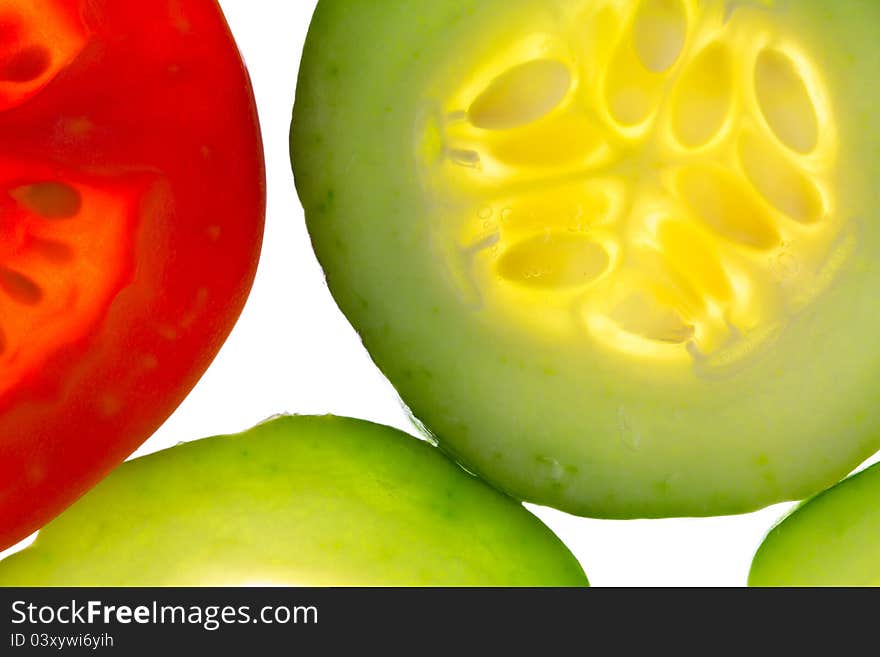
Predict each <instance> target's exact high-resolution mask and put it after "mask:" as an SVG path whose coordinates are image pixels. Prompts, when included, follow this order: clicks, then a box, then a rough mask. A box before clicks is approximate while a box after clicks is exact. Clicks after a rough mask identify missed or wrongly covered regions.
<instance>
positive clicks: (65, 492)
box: [0, 0, 265, 548]
mask: <svg viewBox="0 0 880 657" xmlns="http://www.w3.org/2000/svg"><path fill="white" fill-rule="evenodd" d="M264 215H265V172H264V165H263V153H262V143H261V138H260V132H259V125H258V121H257V114H256V110H255V106H254V99H253V93H252V90H251V87H250V82H249V79H248V76H247V72H246V70H245V68H244V65H243V63H242V61H241V58H240V56H239V53H238V51H237V49H236V47H235V43H234V41H233V38H232V36H231V34H230V32H229V29H228V27H227V25H226V23H225V20H224V18H223V15H222V13H221V11H220V9H219V7H218V6H217V4H216V2H215V1H214V0H153V1H151V2H116V1H115V0H44V1H43V2H40V3H34V2H32V0H0V548H3V547H7V546H9V545H11V544H13V543H15V542H16V541H18V540H20V539H22V538H24V537H25V536H27V535H28V534H29V533H31V532H32V531H34V530H36V529H38V528H39V527H40V526H42V525H43V524H44V523H45V522H46V521H48V520H49V519H51V518H52V517H53V516H55V515H56V514H57V513H59V512H60V511H61V510H63V509H64V508H65V507H66V506H67V505H69V504H70V503H72V502H73V501H74V500H75V499H77V498H78V497H79V496H80V495H81V494H82V493H83V492H84V491H86V490H87V489H88V488H89V487H91V486H92V485H94V484H95V483H96V482H97V481H98V480H99V479H100V478H101V477H103V476H104V475H105V474H106V473H107V472H108V471H109V470H110V469H111V468H113V467H114V466H115V465H117V464H118V463H119V462H121V461H122V460H123V459H124V458H125V457H126V456H127V455H129V454H130V453H131V452H132V451H133V450H134V449H135V448H136V447H137V446H138V445H139V444H140V443H141V442H143V440H145V439H146V438H147V437H148V436H149V435H150V434H151V433H152V432H153V431H154V430H155V429H156V428H158V426H159V425H160V424H161V423H162V422H163V421H164V420H165V419H166V418H167V417H168V415H170V413H171V412H172V411H173V410H174V409H175V408H176V407H177V405H178V404H179V403H180V402H181V401H182V400H183V398H184V397H185V395H186V394H187V393H188V392H189V390H190V389H191V388H192V386H193V385H194V384H195V382H196V381H197V380H198V378H199V377H200V376H201V374H202V373H203V372H204V370H205V368H206V367H207V366H208V364H209V363H210V361H211V360H212V358H213V357H214V356H215V354H216V353H217V351H218V349H219V348H220V345H221V344H222V342H223V341H224V339H225V337H226V336H227V334H228V333H229V331H230V330H231V328H232V325H233V324H234V322H235V320H236V319H237V317H238V315H239V313H240V312H241V309H242V307H243V305H244V302H245V299H246V297H247V294H248V292H249V290H250V286H251V283H252V282H253V276H254V273H255V269H256V264H257V260H258V257H259V251H260V245H261V240H262V232H263V220H264Z"/></svg>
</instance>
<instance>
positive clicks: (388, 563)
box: [0, 416, 587, 586]
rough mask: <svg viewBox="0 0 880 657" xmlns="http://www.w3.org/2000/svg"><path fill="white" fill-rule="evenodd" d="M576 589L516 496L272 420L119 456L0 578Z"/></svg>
mask: <svg viewBox="0 0 880 657" xmlns="http://www.w3.org/2000/svg"><path fill="white" fill-rule="evenodd" d="M274 584H278V585H294V586H299V585H302V586H391V585H399V586H411V585H424V586H439V585H449V586H585V585H587V580H586V578H585V577H584V574H583V571H582V570H581V568H580V566H579V565H578V563H577V561H576V560H575V559H574V557H573V556H572V555H571V554H570V553H569V552H568V550H567V549H566V548H565V546H563V545H562V543H561V542H560V541H559V540H558V539H557V538H556V536H555V535H554V534H553V533H552V532H551V531H550V530H549V529H547V528H546V527H545V526H544V525H543V524H542V523H541V522H540V521H539V520H538V519H536V518H535V517H534V516H532V515H531V514H530V513H528V512H527V511H526V510H525V509H523V507H522V506H521V505H520V504H518V503H516V502H515V501H513V500H511V499H510V498H507V497H505V496H503V495H501V494H499V493H497V492H495V491H494V490H492V489H491V488H489V487H488V486H486V485H485V484H484V483H482V482H480V481H478V480H477V479H475V478H473V477H471V476H470V475H468V474H467V473H465V472H464V471H462V470H461V469H460V468H459V467H458V466H456V465H455V464H453V463H451V462H449V461H448V460H447V459H445V458H444V457H443V456H442V455H441V454H440V453H439V452H438V451H437V450H435V449H434V448H433V447H431V446H430V445H428V444H425V443H422V442H420V441H418V440H416V439H414V438H412V437H410V436H407V435H405V434H403V433H401V432H399V431H396V430H394V429H390V428H388V427H383V426H380V425H375V424H371V423H367V422H363V421H359V420H350V419H344V418H336V417H331V416H327V417H307V416H298V417H282V418H279V419H275V420H272V421H270V422H267V423H265V424H262V425H259V426H257V427H256V428H254V429H252V430H251V431H248V432H246V433H243V434H240V435H235V436H220V437H215V438H209V439H206V440H200V441H196V442H192V443H188V444H184V445H180V446H178V447H174V448H172V449H169V450H166V451H163V452H159V453H157V454H154V455H150V456H146V457H144V458H140V459H137V460H135V461H132V462H129V463H126V464H124V465H123V466H121V467H120V468H119V469H118V470H116V471H115V472H113V473H112V474H111V475H110V476H109V477H108V478H107V479H106V480H105V481H103V482H102V483H101V484H99V485H98V486H97V487H96V488H95V489H93V490H92V491H91V492H89V493H88V494H86V496H85V497H83V498H82V499H81V500H80V501H79V502H77V503H76V504H75V505H73V506H72V507H71V508H70V509H68V510H67V511H66V512H65V513H64V514H62V515H61V516H60V517H58V518H57V519H56V520H54V521H53V522H52V523H51V524H49V525H48V526H47V527H45V528H44V529H43V530H42V531H41V532H40V534H39V536H38V538H37V540H36V542H35V543H34V544H33V545H32V546H31V547H29V548H27V549H25V550H24V551H22V552H19V553H17V554H14V555H12V556H10V557H8V558H7V559H5V560H4V561H3V562H0V586H238V585H274Z"/></svg>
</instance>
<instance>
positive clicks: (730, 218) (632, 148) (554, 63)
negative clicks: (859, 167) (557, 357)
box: [416, 0, 852, 366]
mask: <svg viewBox="0 0 880 657" xmlns="http://www.w3.org/2000/svg"><path fill="white" fill-rule="evenodd" d="M560 4H562V3H560ZM559 13H560V17H559V20H558V25H557V28H558V29H555V30H547V29H544V27H543V26H542V27H541V28H540V29H539V30H537V31H535V32H533V33H531V34H520V33H517V34H515V35H513V36H512V37H511V39H510V40H509V47H504V48H499V49H496V50H497V51H496V52H494V53H493V54H492V55H491V56H488V57H484V61H467V57H464V58H462V57H459V58H456V61H455V62H454V63H453V64H452V65H453V66H456V67H457V69H456V70H455V72H454V73H453V74H449V72H445V74H446V78H448V79H450V80H454V81H455V82H454V83H453V84H449V83H447V82H439V83H438V84H437V86H438V88H439V89H441V94H440V95H441V98H440V100H439V102H438V107H437V108H435V109H433V110H431V111H427V112H425V117H426V118H425V119H424V120H422V121H420V123H419V127H418V130H419V135H418V144H419V148H418V149H417V153H416V156H417V157H418V159H419V162H420V166H421V170H422V174H423V178H424V181H425V186H426V189H427V190H428V192H429V194H431V195H432V198H433V199H434V200H435V204H434V205H435V209H436V217H435V219H434V223H435V224H436V226H435V231H434V232H435V235H436V238H437V240H436V241H437V244H438V246H439V247H440V253H441V254H442V258H443V260H444V262H446V263H447V264H448V268H449V270H450V272H452V276H451V280H452V281H453V282H454V284H455V285H456V286H457V288H458V289H459V290H460V291H461V293H462V295H463V297H464V299H465V300H466V301H467V302H468V303H470V304H474V306H475V307H479V308H480V309H481V310H482V311H484V312H487V313H489V314H490V316H491V318H492V320H493V321H499V318H500V321H505V322H508V323H509V322H511V321H513V322H515V323H518V324H519V325H520V326H523V327H526V328H527V329H528V330H530V331H550V332H555V333H557V334H558V333H563V334H569V335H571V334H575V335H582V336H583V338H584V339H585V340H591V341H593V342H594V343H596V344H598V345H601V347H602V348H603V349H607V350H612V351H614V352H616V353H620V354H625V355H628V356H630V357H633V358H639V359H653V360H658V359H659V360H664V361H678V362H682V363H690V362H693V361H697V362H698V363H700V364H702V365H707V364H708V365H709V366H711V365H713V364H714V365H719V366H720V365H727V364H730V363H732V362H735V361H738V360H740V359H741V358H743V357H744V356H746V355H748V354H749V353H752V352H753V351H755V350H756V348H757V347H759V346H760V345H761V344H765V343H767V342H768V341H769V340H770V339H771V338H772V337H774V336H777V335H779V333H780V332H781V330H782V329H783V328H784V326H785V324H786V323H787V322H788V321H790V320H791V318H792V317H794V316H795V315H797V314H798V313H799V312H801V311H802V310H803V309H804V308H805V307H806V306H807V305H809V304H810V303H811V302H812V301H813V300H814V299H815V298H816V297H817V295H819V294H820V293H821V292H822V291H823V290H824V289H825V288H826V287H827V286H828V284H829V283H830V281H831V279H832V278H833V276H834V274H835V273H836V271H837V269H838V268H839V265H840V263H841V262H842V260H843V259H844V257H845V255H846V249H848V248H850V246H851V242H852V239H851V236H850V233H849V232H848V231H847V230H845V229H846V222H845V221H844V220H843V218H842V217H840V216H839V215H840V214H841V213H840V212H838V211H837V210H836V199H835V180H836V178H837V177H838V176H839V175H840V172H839V163H838V161H837V160H838V157H837V156H838V153H837V151H838V137H837V129H836V125H835V116H834V111H833V107H832V99H831V98H830V97H829V95H828V93H827V89H826V85H825V83H824V81H823V75H822V71H821V70H819V69H818V68H817V66H816V65H815V64H814V61H813V59H812V58H811V54H810V52H809V51H808V49H807V48H805V46H804V44H803V43H801V42H800V41H799V39H798V35H797V34H796V33H793V32H794V30H792V29H791V28H789V27H787V26H786V25H787V23H786V21H784V20H780V15H781V14H780V13H778V11H777V10H776V9H775V8H774V3H772V2H758V1H754V2H744V1H741V2H736V3H731V2H724V1H722V0H717V1H714V0H709V1H707V2H700V1H699V0H591V1H586V0H584V1H583V2H580V3H567V4H566V6H565V8H564V9H560V11H559ZM444 79H445V78H444Z"/></svg>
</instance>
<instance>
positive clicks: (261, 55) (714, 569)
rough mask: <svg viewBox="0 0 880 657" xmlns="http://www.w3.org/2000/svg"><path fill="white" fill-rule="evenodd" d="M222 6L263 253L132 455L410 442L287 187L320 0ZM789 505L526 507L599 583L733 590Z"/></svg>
mask: <svg viewBox="0 0 880 657" xmlns="http://www.w3.org/2000/svg"><path fill="white" fill-rule="evenodd" d="M377 1H379V0H377ZM424 1H425V2H428V1H429V0H424ZM220 4H221V5H222V7H223V10H224V11H225V13H226V16H227V19H228V21H229V24H230V26H231V28H232V31H233V33H234V34H235V37H236V39H237V40H238V44H239V48H240V49H241V51H242V53H243V55H244V58H245V61H246V63H247V66H248V68H249V70H250V73H251V77H252V79H253V83H254V89H255V92H256V96H257V103H258V106H259V112H260V118H261V122H262V127H263V139H264V141H265V147H266V169H267V175H268V213H267V220H266V234H265V245H264V249H263V255H262V259H261V263H260V268H259V272H258V275H257V279H256V283H255V285H254V289H253V292H252V294H251V297H250V299H249V301H248V304H247V307H246V309H245V312H244V313H243V315H242V317H241V319H240V321H239V323H238V325H237V326H236V328H235V330H234V331H233V333H232V335H231V336H230V338H229V340H228V341H227V343H226V345H225V346H224V347H223V350H222V351H221V353H220V355H219V356H218V358H217V359H216V361H215V362H214V364H213V365H212V366H211V368H210V369H209V370H208V372H207V373H206V374H205V376H204V378H203V379H202V381H201V382H200V383H199V385H198V386H197V387H196V388H195V390H194V391H193V393H192V394H191V395H190V397H189V398H188V399H187V400H186V401H185V402H184V403H183V405H181V407H180V408H179V409H178V410H177V412H176V413H175V414H174V415H173V416H172V417H171V418H170V419H169V420H168V421H167V423H166V424H165V425H164V426H163V427H162V428H161V429H160V430H159V431H158V432H157V433H156V434H155V435H154V436H153V437H152V438H151V439H150V440H149V441H147V442H146V443H145V444H144V445H143V447H142V448H141V449H140V450H139V451H138V452H137V454H136V455H140V454H145V453H148V452H153V451H156V450H159V449H163V448H165V447H170V446H172V445H174V444H176V443H178V442H181V441H188V440H193V439H196V438H200V437H205V436H210V435H216V434H225V433H233V432H237V431H242V430H245V429H248V428H250V427H251V426H253V425H254V424H256V423H257V422H259V421H261V420H263V419H265V418H267V417H269V416H271V415H274V414H277V413H281V412H290V413H321V414H322V413H334V414H337V415H347V416H351V417H358V418H364V419H368V420H373V421H376V422H381V423H384V424H389V425H392V426H395V427H398V428H400V429H403V430H405V431H409V432H411V433H412V432H413V428H412V425H411V424H410V422H409V420H408V419H407V416H406V414H405V413H404V411H403V410H402V407H401V405H400V402H399V401H398V398H397V396H396V393H395V392H394V390H393V389H392V387H391V386H390V385H389V383H388V382H387V381H386V380H385V379H384V378H383V377H382V375H381V374H380V373H379V372H378V371H377V370H376V368H375V366H374V365H373V364H372V362H371V361H370V358H369V356H368V355H367V353H366V352H365V350H364V349H363V347H362V346H361V344H360V341H359V340H358V337H357V335H356V334H355V332H354V330H353V329H352V328H351V327H350V326H349V324H348V323H347V321H346V320H345V318H344V317H343V316H342V314H341V313H340V312H339V310H338V309H337V308H336V306H335V305H334V303H333V300H332V298H331V296H330V293H329V291H328V290H327V288H326V286H325V284H324V279H323V275H322V273H321V269H320V267H319V265H318V263H317V261H316V259H315V256H314V254H313V253H312V250H311V247H310V244H309V240H308V234H307V233H306V229H305V223H304V219H303V212H302V208H301V207H300V205H299V202H298V200H297V197H296V192H295V190H294V186H293V176H292V174H291V171H290V162H289V156H288V131H289V124H290V114H291V108H292V107H293V99H294V93H295V88H296V76H297V70H298V67H299V61H300V55H301V51H302V47H303V43H304V40H305V36H306V31H307V28H308V24H309V20H310V18H311V15H312V12H313V11H314V7H315V4H316V0H220ZM217 111H221V112H222V111H223V109H222V108H217ZM790 507H791V505H779V506H775V507H771V508H768V509H764V510H763V511H760V512H758V513H754V514H750V515H745V516H737V517H727V518H709V519H675V520H650V521H634V520H630V521H607V520H591V519H584V518H575V517H573V516H568V515H566V514H563V513H560V512H557V511H554V510H551V509H544V508H537V507H530V508H531V509H532V510H533V511H534V512H535V513H536V514H537V515H538V516H540V517H541V518H542V519H543V520H544V522H546V523H547V524H548V525H549V526H550V527H551V528H552V529H553V530H554V531H555V532H556V533H557V534H558V535H559V536H560V538H562V540H563V541H565V543H566V544H567V545H568V546H569V548H570V549H571V550H572V552H574V554H575V555H576V556H577V558H578V559H579V560H580V562H581V564H583V566H584V569H585V570H586V572H587V575H588V576H589V578H590V581H591V583H592V584H593V585H599V586H741V585H744V584H745V583H746V578H747V575H748V570H749V566H750V563H751V559H752V556H753V554H754V552H755V550H756V549H757V547H758V545H759V544H760V542H761V540H762V539H763V537H764V535H765V534H766V532H767V531H768V530H769V529H770V527H771V526H772V525H773V524H774V523H775V522H776V521H777V520H778V519H779V518H780V517H781V516H782V515H784V513H785V512H786V511H787V510H788V509H789V508H790ZM22 545H24V544H22ZM13 549H15V548H13Z"/></svg>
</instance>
